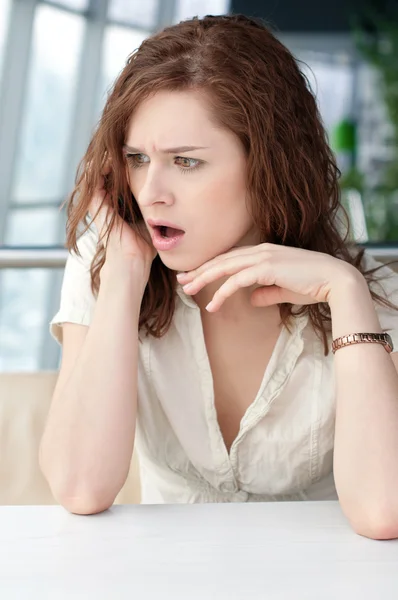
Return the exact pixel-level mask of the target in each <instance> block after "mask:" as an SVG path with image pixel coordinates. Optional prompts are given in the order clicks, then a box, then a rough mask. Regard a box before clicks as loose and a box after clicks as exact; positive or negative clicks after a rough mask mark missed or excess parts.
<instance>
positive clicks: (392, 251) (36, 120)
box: [0, 0, 398, 372]
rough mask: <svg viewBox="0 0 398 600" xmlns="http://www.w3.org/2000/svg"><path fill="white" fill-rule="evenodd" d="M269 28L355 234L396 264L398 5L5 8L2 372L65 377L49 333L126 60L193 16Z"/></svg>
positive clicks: (35, 1) (155, 2)
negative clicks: (93, 147)
mask: <svg viewBox="0 0 398 600" xmlns="http://www.w3.org/2000/svg"><path fill="white" fill-rule="evenodd" d="M227 12H235V13H244V14H247V15H254V16H260V17H263V18H265V19H266V20H267V21H268V22H269V23H270V24H271V25H272V26H273V27H274V28H275V29H276V31H277V35H278V37H279V38H280V39H281V41H282V42H283V43H285V44H286V45H287V46H288V48H289V49H290V50H291V51H292V52H293V54H294V55H295V56H296V58H297V59H298V60H299V61H300V66H301V68H302V70H303V71H304V72H305V74H306V75H307V77H308V79H309V82H310V85H311V87H312V89H313V91H314V93H315V95H316V97H317V100H318V103H319V107H320V111H321V115H322V118H323V121H324V124H325V126H326V128H327V131H328V134H329V138H330V143H331V145H332V147H333V150H334V151H335V153H336V156H337V159H338V162H339V165H340V168H341V170H342V173H343V176H342V180H341V187H342V194H343V201H344V204H345V206H346V207H347V209H348V210H349V214H350V217H351V236H352V237H353V238H354V239H355V240H356V241H357V242H358V243H361V244H364V245H366V246H368V247H369V252H371V253H373V254H374V255H375V256H377V257H381V259H382V260H384V259H389V258H393V257H398V169H397V164H398V9H397V2H396V0H394V1H392V2H391V1H389V0H379V1H374V2H370V3H366V2H364V0H352V1H351V2H347V0H334V2H333V3H319V2H318V1H317V0H302V1H301V2H297V0H231V1H229V0H51V1H49V0H46V1H44V0H0V372H10V371H19V372H21V371H22V372H23V371H26V372H31V371H43V370H55V369H57V367H58V365H59V358H60V349H59V348H58V346H57V344H56V343H55V342H54V340H53V339H52V338H51V337H50V334H49V332H48V323H49V321H50V319H51V318H52V316H53V315H54V314H55V313H56V312H57V310H58V306H59V299H60V287H61V283H62V276H63V267H64V264H65V260H66V250H65V248H64V240H65V209H64V210H62V211H60V209H59V207H60V205H61V203H62V202H63V201H64V200H65V198H66V196H67V195H68V194H69V193H70V192H71V191H72V188H73V182H74V178H75V172H76V167H77V164H78V162H79V160H80V159H81V157H82V156H83V154H84V152H85V149H86V147H87V144H88V141H89V139H90V137H91V133H92V131H93V128H94V126H95V124H96V122H97V120H98V118H99V116H100V113H101V110H102V108H103V106H104V103H105V100H106V97H107V90H108V89H109V86H110V85H111V84H112V82H113V80H114V79H115V77H116V76H117V75H118V73H119V72H120V70H121V69H122V68H123V66H124V63H125V60H126V58H127V56H128V55H129V54H130V53H131V52H132V51H133V50H134V49H135V48H137V47H138V46H139V45H140V43H141V41H142V40H143V39H144V38H145V37H146V36H148V35H150V34H151V33H152V32H153V31H156V30H157V29H159V28H162V27H164V26H165V25H168V24H171V23H176V22H178V21H180V20H182V19H185V18H189V17H192V16H195V15H199V16H204V15H205V14H222V13H227Z"/></svg>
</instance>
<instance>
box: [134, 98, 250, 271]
mask: <svg viewBox="0 0 398 600" xmlns="http://www.w3.org/2000/svg"><path fill="white" fill-rule="evenodd" d="M125 144H126V146H125V148H124V152H125V154H126V155H127V157H128V158H127V161H128V179H129V184H130V188H131V191H132V193H133V195H134V197H135V198H136V200H137V203H138V205H139V208H140V210H141V212H142V216H143V218H144V220H145V223H146V225H147V228H148V230H149V232H150V233H151V235H155V232H154V229H153V228H152V227H151V226H150V225H149V223H148V220H151V219H153V220H161V221H162V220H164V221H168V222H169V223H172V224H174V225H176V226H177V227H178V228H179V229H182V230H183V231H184V232H185V233H184V235H183V236H182V237H181V238H180V241H179V243H178V244H177V245H176V246H175V247H173V248H171V249H167V250H164V249H163V250H162V249H158V252H159V255H160V258H161V260H162V262H163V263H164V264H165V265H166V266H167V267H168V268H170V269H173V270H176V271H188V270H191V269H195V268H197V267H199V266H200V265H202V264H203V263H205V262H206V261H208V260H210V259H212V258H214V257H215V256H217V255H219V254H222V253H225V252H227V251H228V250H230V249H231V248H233V247H234V246H246V245H250V244H255V243H258V240H257V239H256V238H257V237H258V234H257V233H256V229H255V227H254V223H253V221H252V218H251V217H250V215H249V213H248V210H247V208H246V202H245V199H246V185H245V170H246V160H245V156H244V151H243V147H242V146H241V143H240V141H239V140H238V139H237V138H236V136H235V135H234V134H232V133H231V132H230V131H227V130H223V129H220V128H217V127H216V126H215V124H214V122H213V121H212V120H211V117H210V112H209V111H208V109H207V107H206V103H205V100H204V97H203V96H201V95H199V94H198V93H197V92H192V91H186V92H158V93H157V94H156V95H154V96H153V97H151V98H150V99H148V100H146V101H144V102H143V103H142V104H141V105H140V106H139V107H138V109H137V111H136V112H135V113H134V116H133V118H132V119H131V122H130V124H129V127H128V130H127V135H126V141H125ZM187 146H188V147H191V148H195V149H189V150H188V149H187V148H184V147H187ZM175 148H178V150H177V151H174V150H173V151H168V149H175ZM165 233H166V235H167V234H170V233H172V232H171V231H170V230H169V231H165V230H162V231H161V232H158V235H161V234H165Z"/></svg>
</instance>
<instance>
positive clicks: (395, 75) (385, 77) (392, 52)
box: [353, 8, 398, 242]
mask: <svg viewBox="0 0 398 600" xmlns="http://www.w3.org/2000/svg"><path fill="white" fill-rule="evenodd" d="M353 25H354V27H353V34H354V41H355V44H356V47H357V49H358V51H359V53H360V54H361V55H362V57H363V58H364V59H365V60H366V61H367V62H368V63H369V64H370V65H372V66H373V67H374V68H375V69H376V70H377V72H378V74H379V77H380V85H381V96H382V99H383V101H384V104H385V107H386V113H387V117H388V119H389V121H390V123H391V126H392V127H391V136H390V138H389V139H388V140H386V142H387V143H388V145H389V146H390V147H391V149H392V153H391V160H390V161H389V162H388V163H387V164H386V166H385V167H384V169H383V172H382V177H381V181H380V183H379V185H378V186H377V187H375V188H373V189H372V190H367V193H365V199H364V204H365V211H367V217H368V219H369V225H370V227H369V230H370V232H371V231H373V232H376V229H377V227H376V224H375V223H373V222H372V221H373V216H374V206H375V204H379V206H378V208H377V210H378V211H379V213H380V211H381V210H382V212H383V213H384V223H383V225H381V224H380V223H379V233H378V235H376V233H374V234H371V235H374V236H376V237H380V235H381V236H382V239H383V241H395V242H397V241H398V202H397V196H398V10H397V9H393V11H392V12H390V13H389V14H387V13H385V14H380V12H377V11H376V10H375V9H371V8H369V9H367V10H366V11H365V12H364V13H363V14H362V16H361V17H358V16H357V18H356V19H355V21H354V24H353ZM357 189H358V188H357ZM366 196H368V202H366ZM372 207H373V208H372Z"/></svg>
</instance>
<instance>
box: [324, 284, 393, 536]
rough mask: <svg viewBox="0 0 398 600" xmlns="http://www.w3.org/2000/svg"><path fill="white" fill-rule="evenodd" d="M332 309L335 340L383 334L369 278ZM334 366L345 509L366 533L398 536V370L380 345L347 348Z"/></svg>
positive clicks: (338, 475) (337, 466) (339, 483)
mask: <svg viewBox="0 0 398 600" xmlns="http://www.w3.org/2000/svg"><path fill="white" fill-rule="evenodd" d="M330 308H331V314H332V327H333V338H334V339H335V338H337V337H340V336H342V335H346V334H349V333H356V332H372V333H380V332H381V331H382V330H381V327H380V323H379V320H378V317H377V314H376V312H375V310H374V306H373V302H372V298H371V295H370V293H369V291H368V289H367V284H366V282H365V280H364V279H363V281H362V280H361V279H359V280H358V282H356V281H353V282H348V284H347V285H346V286H344V287H343V288H342V289H340V290H339V293H338V294H337V293H336V294H335V297H334V299H333V301H332V302H331V303H330ZM334 364H335V376H336V386H337V407H336V432H335V447H334V476H335V482H336V489H337V493H338V495H339V499H340V503H341V506H342V508H343V510H344V512H345V514H346V516H347V517H348V518H349V520H350V521H351V523H352V525H353V526H354V528H355V529H357V530H358V531H359V532H360V533H364V535H366V532H367V531H369V534H371V532H372V530H374V531H376V530H377V531H379V532H380V533H379V535H380V537H395V533H396V536H398V375H397V372H396V370H395V367H394V364H393V362H392V360H391V356H390V355H389V354H388V353H387V352H386V350H385V349H384V348H383V346H382V345H381V344H376V343H372V344H365V343H363V344H356V345H352V346H349V347H344V348H341V349H340V350H338V351H337V352H336V354H335V356H334ZM383 532H384V533H383Z"/></svg>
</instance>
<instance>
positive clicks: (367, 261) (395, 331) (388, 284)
mask: <svg viewBox="0 0 398 600" xmlns="http://www.w3.org/2000/svg"><path fill="white" fill-rule="evenodd" d="M396 264H398V263H396ZM362 265H363V268H364V269H365V270H369V269H374V268H376V267H378V266H380V265H383V263H382V262H380V261H378V260H376V259H375V258H373V256H371V255H370V254H368V253H367V252H366V251H365V254H364V258H363V262H362ZM375 277H377V279H378V281H377V282H376V283H371V284H370V289H371V290H372V291H374V292H376V294H379V295H380V296H382V297H383V298H386V299H387V300H389V301H390V302H392V303H393V304H395V306H397V307H398V273H396V272H395V271H394V270H393V269H392V267H389V266H384V267H383V268H381V269H380V270H379V271H376V273H375ZM379 283H380V284H381V285H382V287H380V285H379ZM374 306H375V310H376V312H377V314H378V317H379V321H380V325H381V327H382V329H383V331H386V332H387V333H389V334H390V336H391V339H392V341H393V344H394V352H398V309H397V310H395V309H393V308H388V307H387V306H384V305H383V304H380V303H379V302H376V301H375V303H374Z"/></svg>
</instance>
